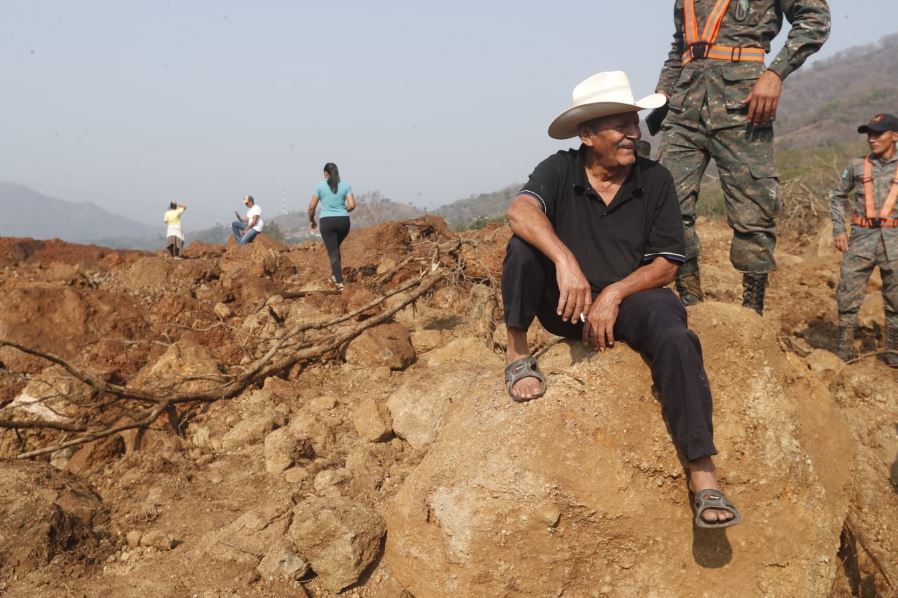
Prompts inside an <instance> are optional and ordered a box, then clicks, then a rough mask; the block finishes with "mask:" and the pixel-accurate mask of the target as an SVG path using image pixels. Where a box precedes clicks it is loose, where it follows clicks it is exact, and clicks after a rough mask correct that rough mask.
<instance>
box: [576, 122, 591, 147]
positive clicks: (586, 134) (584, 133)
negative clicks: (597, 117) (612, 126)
mask: <svg viewBox="0 0 898 598" xmlns="http://www.w3.org/2000/svg"><path fill="white" fill-rule="evenodd" d="M591 133H592V131H590V130H589V127H586V126H583V125H580V127H579V128H578V129H577V136H578V137H579V138H580V143H582V144H583V145H585V146H587V147H592V136H591Z"/></svg>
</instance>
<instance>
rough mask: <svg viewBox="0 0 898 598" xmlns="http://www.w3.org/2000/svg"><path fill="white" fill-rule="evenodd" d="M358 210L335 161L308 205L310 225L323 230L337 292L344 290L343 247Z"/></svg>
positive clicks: (326, 167) (322, 234)
mask: <svg viewBox="0 0 898 598" xmlns="http://www.w3.org/2000/svg"><path fill="white" fill-rule="evenodd" d="M319 203H321V214H320V215H319V218H320V220H321V223H320V225H319V224H318V223H316V222H315V211H316V209H317V208H318V204H319ZM354 209H355V197H353V195H352V187H351V186H350V185H349V183H346V182H344V181H341V180H340V171H339V170H338V169H337V165H336V164H334V163H333V162H328V163H327V164H325V165H324V180H322V181H318V184H317V185H315V190H314V191H313V192H312V200H311V201H310V202H309V222H310V223H311V228H312V230H313V231H314V230H315V229H316V228H320V230H321V239H322V240H323V241H324V246H325V247H326V248H327V256H328V258H329V259H330V263H331V277H330V281H331V282H332V283H334V285H336V287H337V289H339V290H342V289H343V269H342V266H341V265H340V244H341V243H343V239H345V238H346V235H348V234H349V213H350V212H351V211H353V210H354Z"/></svg>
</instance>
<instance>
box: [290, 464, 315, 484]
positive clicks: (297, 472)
mask: <svg viewBox="0 0 898 598" xmlns="http://www.w3.org/2000/svg"><path fill="white" fill-rule="evenodd" d="M308 477H309V472H308V470H306V468H305V467H291V468H290V469H288V470H287V471H285V472H284V480H285V481H286V482H287V483H288V484H301V483H302V482H303V481H304V480H305V479H306V478H308Z"/></svg>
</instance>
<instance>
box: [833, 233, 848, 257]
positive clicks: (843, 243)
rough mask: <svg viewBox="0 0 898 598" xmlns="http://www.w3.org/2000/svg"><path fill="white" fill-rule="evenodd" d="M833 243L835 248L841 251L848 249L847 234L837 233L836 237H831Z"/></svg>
mask: <svg viewBox="0 0 898 598" xmlns="http://www.w3.org/2000/svg"><path fill="white" fill-rule="evenodd" d="M833 245H835V246H836V249H838V250H839V251H841V252H842V253H844V252H846V251H848V235H839V236H838V237H833Z"/></svg>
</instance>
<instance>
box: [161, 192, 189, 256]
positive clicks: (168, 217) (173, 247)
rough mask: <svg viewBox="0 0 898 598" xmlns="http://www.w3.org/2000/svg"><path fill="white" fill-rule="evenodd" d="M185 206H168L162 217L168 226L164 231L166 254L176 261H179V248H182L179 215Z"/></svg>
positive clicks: (182, 233) (182, 236)
mask: <svg viewBox="0 0 898 598" xmlns="http://www.w3.org/2000/svg"><path fill="white" fill-rule="evenodd" d="M186 209H187V206H185V205H183V204H179V203H175V202H171V203H170V204H168V211H166V212H165V215H164V216H163V217H162V220H163V222H165V224H167V225H168V228H167V229H166V231H165V245H166V249H168V252H169V253H170V254H171V256H172V257H173V258H175V259H176V260H179V259H181V248H182V247H184V232H183V231H182V230H181V214H183V213H184V210H186Z"/></svg>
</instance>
